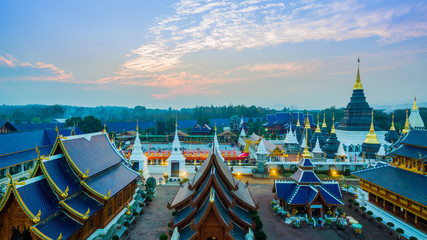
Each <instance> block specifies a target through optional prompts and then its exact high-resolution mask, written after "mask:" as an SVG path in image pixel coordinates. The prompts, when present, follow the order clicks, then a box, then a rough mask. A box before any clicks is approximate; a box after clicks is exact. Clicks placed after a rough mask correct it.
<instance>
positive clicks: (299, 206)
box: [273, 145, 343, 217]
mask: <svg viewBox="0 0 427 240" xmlns="http://www.w3.org/2000/svg"><path fill="white" fill-rule="evenodd" d="M310 158H311V156H310V152H309V151H308V147H307V145H306V146H305V149H304V152H303V154H302V160H301V161H300V162H299V164H298V170H297V172H295V173H294V174H293V175H292V176H291V178H292V180H275V182H274V185H273V192H274V193H275V194H276V196H277V198H278V199H279V205H280V206H281V207H283V209H287V210H288V211H289V212H290V213H291V216H296V214H297V213H299V214H300V215H301V214H302V215H305V214H307V216H308V217H313V216H315V217H324V215H325V213H326V212H327V211H329V210H330V211H331V213H332V216H335V210H336V209H337V207H338V206H340V205H343V201H342V200H343V197H342V195H341V190H340V186H339V184H338V182H336V181H322V180H320V179H319V178H318V177H317V175H316V173H315V172H314V165H313V163H312V162H311V160H310Z"/></svg>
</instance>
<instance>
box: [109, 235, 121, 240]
mask: <svg viewBox="0 0 427 240" xmlns="http://www.w3.org/2000/svg"><path fill="white" fill-rule="evenodd" d="M111 239H112V240H119V239H120V238H119V236H117V235H114V236H113V237H112V238H111Z"/></svg>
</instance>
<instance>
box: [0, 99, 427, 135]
mask: <svg viewBox="0 0 427 240" xmlns="http://www.w3.org/2000/svg"><path fill="white" fill-rule="evenodd" d="M283 111H289V109H287V108H284V109H270V108H264V107H256V106H249V107H247V106H244V105H236V106H234V105H228V106H196V107H194V108H182V109H179V110H178V109H172V108H169V109H150V108H146V107H144V106H136V107H134V108H128V107H116V106H99V107H76V106H65V105H23V106H13V105H0V121H2V120H7V119H9V120H10V121H11V122H15V123H33V124H36V123H49V122H51V121H52V120H54V119H57V118H67V119H68V118H71V117H81V118H83V117H85V116H94V117H96V118H98V119H100V120H101V121H102V122H105V121H135V120H137V119H139V120H144V121H147V120H156V121H167V120H169V121H172V120H175V118H178V119H180V120H186V119H195V120H198V122H199V123H209V119H211V118H232V119H233V120H234V119H236V118H239V117H241V116H244V117H262V118H263V119H264V120H265V116H266V114H271V113H275V112H283ZM305 111H306V110H300V112H305ZM309 111H310V110H309ZM321 111H322V112H323V111H326V121H327V123H328V126H330V125H331V118H332V112H334V113H335V120H336V121H339V120H340V119H341V118H342V117H343V115H344V112H343V109H342V108H341V109H336V108H335V107H330V108H327V109H324V110H321ZM318 112H319V110H313V111H310V113H312V114H317V113H318ZM394 112H395V125H396V128H398V129H402V128H403V126H404V124H405V109H399V110H395V111H394ZM321 114H322V113H321ZM420 114H421V117H422V118H423V120H424V123H425V124H426V125H427V122H426V120H427V108H420ZM375 120H377V121H378V123H379V126H380V127H381V128H382V129H385V130H388V129H389V128H390V123H391V113H387V112H384V111H382V110H375ZM233 122H234V121H233Z"/></svg>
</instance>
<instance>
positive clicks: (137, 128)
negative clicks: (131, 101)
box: [136, 119, 139, 134]
mask: <svg viewBox="0 0 427 240" xmlns="http://www.w3.org/2000/svg"><path fill="white" fill-rule="evenodd" d="M138 130H139V127H138V119H136V133H137V134H138Z"/></svg>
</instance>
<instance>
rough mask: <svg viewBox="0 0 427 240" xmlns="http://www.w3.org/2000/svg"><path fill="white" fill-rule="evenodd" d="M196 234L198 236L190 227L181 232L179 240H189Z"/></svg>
mask: <svg viewBox="0 0 427 240" xmlns="http://www.w3.org/2000/svg"><path fill="white" fill-rule="evenodd" d="M194 234H196V232H195V231H193V229H191V227H190V225H188V226H187V227H185V228H183V229H182V230H181V231H180V232H179V240H188V239H190V238H191V237H193V235H194Z"/></svg>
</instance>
